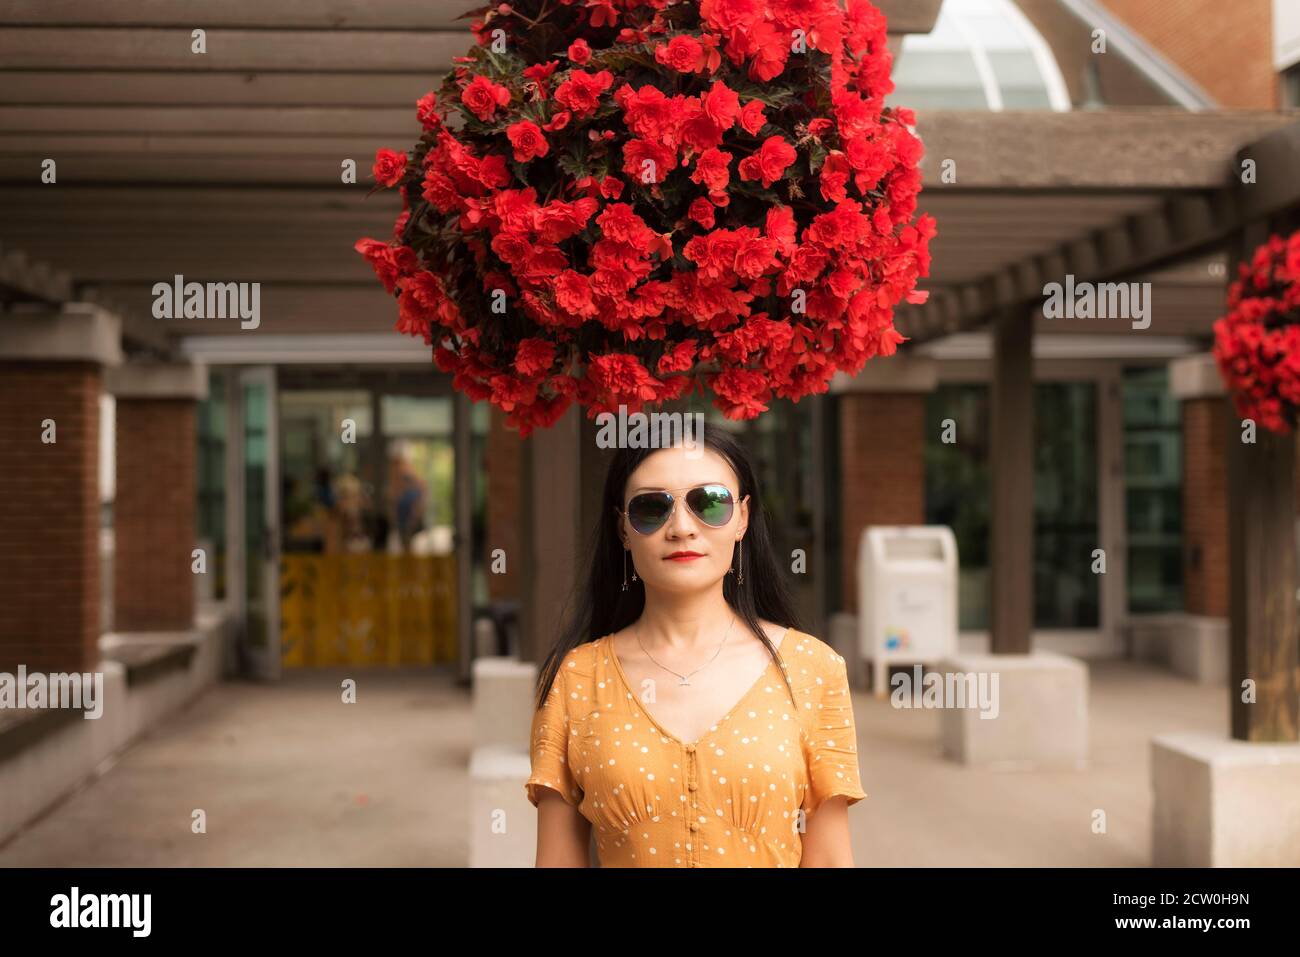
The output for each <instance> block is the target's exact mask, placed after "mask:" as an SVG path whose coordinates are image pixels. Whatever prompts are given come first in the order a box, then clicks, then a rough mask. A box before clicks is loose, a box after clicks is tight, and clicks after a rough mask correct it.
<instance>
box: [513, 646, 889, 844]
mask: <svg viewBox="0 0 1300 957" xmlns="http://www.w3.org/2000/svg"><path fill="white" fill-rule="evenodd" d="M778 653H779V656H780V658H781V659H782V661H783V662H784V666H785V668H786V671H787V673H788V674H789V677H790V685H791V688H793V690H794V700H793V701H791V698H790V693H789V691H787V689H786V685H785V682H784V681H783V680H782V677H781V672H780V670H779V668H778V666H777V664H776V662H774V661H769V662H768V666H767V669H766V670H765V671H764V672H763V674H762V675H761V676H760V677H759V679H758V681H757V682H755V684H754V685H753V686H752V687H751V688H750V689H749V691H748V692H747V693H746V694H745V696H744V697H743V698H741V700H740V701H739V702H737V703H736V705H735V707H733V708H732V710H731V711H730V712H728V713H727V716H726V717H724V718H723V719H722V720H721V721H719V722H718V723H717V724H715V725H714V726H713V727H712V728H710V729H709V731H708V732H707V733H705V735H704V736H703V737H702V738H700V740H699V741H696V742H694V743H693V744H687V743H685V742H683V741H680V740H678V739H677V738H676V737H674V736H673V735H671V734H669V733H668V732H666V731H665V730H664V729H663V728H661V727H660V726H659V725H658V724H657V723H656V722H655V720H654V718H653V717H651V715H650V714H649V713H648V712H647V711H646V710H645V709H644V708H643V707H641V703H640V701H639V699H638V698H637V697H636V696H635V695H634V694H633V691H632V688H631V686H630V683H629V682H628V680H627V678H626V676H625V675H624V673H623V669H622V667H621V665H620V664H619V661H618V657H617V656H616V655H615V653H614V650H613V638H612V636H610V635H606V636H605V637H604V638H600V639H598V640H596V641H592V642H588V643H586V644H583V645H579V646H578V647H577V648H575V649H573V650H572V651H570V652H569V653H568V655H566V656H565V658H564V660H563V662H562V663H561V665H560V670H559V672H558V673H557V674H556V677H555V683H554V684H553V685H552V686H551V690H550V693H549V694H548V695H547V698H546V701H545V702H544V703H543V705H542V707H541V708H539V709H538V710H537V712H536V714H535V715H534V717H533V725H532V774H531V776H530V777H529V779H528V782H527V783H526V784H525V785H524V787H525V790H526V791H527V794H528V800H529V801H530V802H531V803H532V804H533V805H534V806H536V805H537V803H538V791H537V789H538V788H542V787H547V788H552V789H553V790H555V791H558V792H559V793H560V794H561V795H562V796H563V797H564V799H565V800H566V801H568V802H569V804H571V805H573V806H574V807H576V808H578V810H579V812H580V813H581V814H582V815H583V817H585V818H587V820H589V821H590V822H591V825H592V832H593V834H594V835H595V839H596V850H597V853H598V855H599V857H600V863H601V866H602V867H798V866H799V860H800V858H801V856H802V852H803V846H802V842H801V840H800V838H801V835H802V833H803V832H804V830H805V821H806V815H807V814H811V813H812V812H814V811H815V810H816V809H817V808H818V807H820V806H821V804H822V802H823V801H825V800H826V799H827V798H829V797H831V796H832V795H837V794H842V795H845V796H846V797H847V798H848V803H849V804H855V803H857V802H858V801H860V800H862V799H863V798H864V797H866V796H867V793H866V792H865V791H863V790H862V785H861V782H860V778H859V774H858V756H857V734H856V730H855V727H854V721H853V705H852V701H851V699H850V696H849V682H848V671H847V668H846V666H845V662H844V658H843V657H841V656H840V655H838V654H836V653H835V650H834V649H833V648H831V647H830V646H829V645H827V644H826V643H825V642H823V641H820V640H818V639H817V638H814V637H813V636H812V635H807V634H804V633H803V632H800V631H795V630H794V629H790V630H788V631H787V632H786V634H785V636H784V638H783V639H782V640H781V642H780V645H779V647H778ZM800 809H802V813H801V810H800Z"/></svg>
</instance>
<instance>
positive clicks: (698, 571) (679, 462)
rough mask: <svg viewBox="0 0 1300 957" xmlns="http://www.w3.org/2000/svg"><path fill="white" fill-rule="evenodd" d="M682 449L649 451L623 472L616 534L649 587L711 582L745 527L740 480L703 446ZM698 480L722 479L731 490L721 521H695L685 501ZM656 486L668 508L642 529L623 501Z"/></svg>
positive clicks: (674, 588) (695, 586) (723, 570)
mask: <svg viewBox="0 0 1300 957" xmlns="http://www.w3.org/2000/svg"><path fill="white" fill-rule="evenodd" d="M687 452H688V450H687V449H685V448H683V447H680V446H676V447H672V448H667V449H661V450H659V451H657V452H654V453H652V454H651V455H649V456H647V457H646V459H645V460H644V461H643V462H642V463H641V464H640V465H638V466H637V468H636V470H635V471H633V472H632V474H631V475H630V476H629V477H628V481H627V486H626V487H625V488H624V490H623V501H622V502H621V503H620V505H621V508H622V510H623V514H621V515H620V516H619V534H620V536H621V537H622V539H623V544H624V545H625V546H627V547H628V548H629V549H630V558H631V564H632V565H634V566H635V568H636V573H637V577H638V578H640V579H641V580H642V581H644V582H645V585H646V588H647V589H650V590H655V589H657V590H660V591H665V592H691V591H697V590H700V589H704V588H711V587H713V586H714V585H716V584H717V583H718V582H719V581H720V580H721V579H722V578H723V576H725V575H726V574H727V571H728V569H730V568H731V565H732V556H733V554H734V552H735V548H736V542H737V541H739V540H740V539H741V538H742V537H743V536H744V534H745V529H746V528H748V527H749V496H745V498H744V500H741V498H740V480H739V478H738V477H737V476H736V473H735V471H734V470H733V469H732V468H731V466H730V465H728V464H727V460H726V459H725V458H723V457H722V456H721V455H719V454H718V453H717V452H715V451H713V450H712V449H708V448H706V449H704V453H703V454H702V455H701V454H699V452H698V451H695V452H692V453H691V454H690V455H688V454H687ZM699 485H723V486H726V488H727V489H728V490H729V491H730V492H731V499H732V501H733V502H734V503H735V504H734V507H733V509H732V514H731V518H730V519H729V520H728V521H727V523H726V524H725V525H723V526H722V527H720V528H713V527H711V526H709V525H708V524H706V523H705V522H703V521H701V519H700V518H699V516H697V515H696V514H695V513H694V512H693V511H692V510H691V508H690V506H688V505H687V504H686V494H687V492H689V491H690V490H691V489H692V488H695V487H696V486H699ZM659 491H669V492H671V493H672V496H673V499H674V503H673V509H672V513H671V514H670V515H669V517H668V520H667V521H666V522H664V524H663V525H662V526H661V527H659V528H658V529H656V530H655V531H653V532H651V533H650V534H648V535H643V534H642V533H640V532H638V531H637V530H636V529H635V528H633V527H632V525H631V524H630V523H629V521H628V518H627V514H626V512H627V506H628V503H629V502H630V501H631V500H632V498H633V496H635V495H638V494H639V493H641V492H659ZM628 580H629V581H630V580H631V573H630V570H629V574H628Z"/></svg>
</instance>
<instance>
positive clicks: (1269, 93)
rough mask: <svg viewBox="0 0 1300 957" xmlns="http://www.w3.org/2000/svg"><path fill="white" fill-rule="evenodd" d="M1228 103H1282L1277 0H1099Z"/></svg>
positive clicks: (1262, 106) (1234, 106)
mask: <svg viewBox="0 0 1300 957" xmlns="http://www.w3.org/2000/svg"><path fill="white" fill-rule="evenodd" d="M1101 2H1102V4H1103V5H1104V6H1105V7H1107V8H1108V9H1109V10H1110V11H1111V12H1112V13H1114V14H1115V15H1116V16H1118V17H1119V18H1120V19H1121V20H1123V21H1124V22H1125V23H1126V24H1128V25H1129V26H1130V27H1132V29H1133V30H1134V31H1135V32H1136V33H1138V34H1140V35H1141V36H1142V38H1143V39H1145V40H1146V41H1147V42H1148V43H1150V44H1151V45H1152V46H1153V47H1155V48H1156V49H1157V50H1158V51H1159V52H1160V53H1161V54H1162V55H1163V56H1164V57H1165V59H1167V60H1169V61H1170V62H1171V63H1174V64H1175V65H1176V66H1178V67H1179V69H1181V70H1182V71H1183V72H1184V73H1186V74H1187V75H1188V76H1190V77H1191V78H1192V79H1194V80H1195V81H1196V82H1197V83H1199V84H1200V85H1201V86H1202V87H1204V88H1205V90H1206V92H1208V93H1209V94H1210V95H1211V96H1213V97H1214V98H1215V99H1216V100H1218V101H1219V103H1220V104H1221V105H1223V106H1224V107H1225V108H1228V109H1256V110H1271V109H1276V108H1277V107H1279V106H1280V105H1281V89H1280V87H1279V84H1278V77H1277V74H1276V72H1274V70H1273V0H1101Z"/></svg>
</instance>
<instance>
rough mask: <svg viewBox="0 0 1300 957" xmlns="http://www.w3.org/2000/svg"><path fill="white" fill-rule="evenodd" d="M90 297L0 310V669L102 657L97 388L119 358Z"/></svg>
mask: <svg viewBox="0 0 1300 957" xmlns="http://www.w3.org/2000/svg"><path fill="white" fill-rule="evenodd" d="M120 343H121V323H120V320H119V319H118V318H117V317H116V316H113V315H111V314H109V313H107V312H105V311H104V310H102V309H100V308H99V307H97V306H92V305H90V304H88V303H72V304H68V305H65V306H64V307H62V308H61V309H57V310H49V311H42V312H31V313H14V314H9V315H5V316H0V529H3V530H4V531H3V534H0V671H2V672H8V673H14V672H16V670H17V667H18V666H19V665H25V666H26V667H27V669H28V670H29V671H42V672H47V673H48V672H74V671H75V672H85V671H94V670H95V669H96V667H97V666H98V664H99V646H98V642H99V633H100V562H99V526H100V518H99V511H100V506H99V396H100V385H101V374H102V369H103V367H104V366H111V365H114V364H116V363H119V362H121V359H122V352H121V344H120Z"/></svg>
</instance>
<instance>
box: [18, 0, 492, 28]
mask: <svg viewBox="0 0 1300 957" xmlns="http://www.w3.org/2000/svg"><path fill="white" fill-rule="evenodd" d="M480 6H483V4H482V3H481V2H478V3H476V2H463V0H382V2H376V0H273V2H267V0H220V2H219V3H205V4H202V9H194V8H193V7H191V6H189V5H187V4H184V3H177V2H176V0H111V2H104V3H88V2H86V0H0V23H6V24H38V25H44V26H57V27H75V26H82V27H85V26H117V27H177V28H181V27H183V28H186V29H193V28H194V27H205V28H210V27H248V28H266V27H275V28H286V27H296V28H299V29H306V28H316V29H329V28H335V29H352V30H356V29H370V30H376V29H382V30H429V29H452V28H456V27H459V28H461V29H466V30H467V29H468V24H469V23H470V22H471V21H470V20H468V19H466V20H458V19H457V17H458V16H459V15H460V14H462V13H464V12H465V11H466V10H473V9H475V8H476V7H480Z"/></svg>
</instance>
